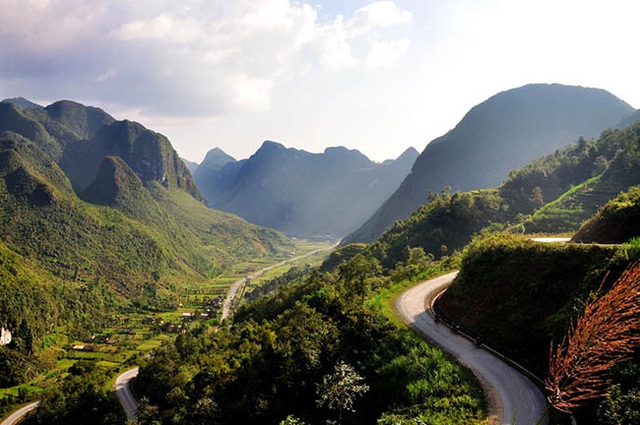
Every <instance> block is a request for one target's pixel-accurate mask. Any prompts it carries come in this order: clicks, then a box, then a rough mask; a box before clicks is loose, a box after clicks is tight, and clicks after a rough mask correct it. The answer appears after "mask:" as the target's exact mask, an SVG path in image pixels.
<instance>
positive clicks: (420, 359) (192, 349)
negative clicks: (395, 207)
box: [136, 256, 485, 425]
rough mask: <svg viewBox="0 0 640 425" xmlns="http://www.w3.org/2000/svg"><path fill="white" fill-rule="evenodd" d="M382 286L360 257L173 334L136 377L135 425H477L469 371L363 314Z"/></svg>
mask: <svg viewBox="0 0 640 425" xmlns="http://www.w3.org/2000/svg"><path fill="white" fill-rule="evenodd" d="M387 283H389V279H388V278H386V277H383V276H381V274H380V266H379V265H378V264H377V260H366V259H365V258H363V256H357V257H356V258H354V259H353V260H352V261H351V262H350V263H347V264H344V265H342V266H340V267H339V268H338V269H337V271H336V272H335V273H326V274H320V273H319V272H317V271H315V272H311V273H309V274H307V275H306V276H305V277H303V278H301V279H299V280H298V281H297V283H294V284H291V285H288V286H286V287H280V288H279V290H278V292H277V294H275V295H272V296H270V297H267V298H263V299H261V300H259V301H257V302H256V303H254V304H253V305H249V306H248V307H246V308H244V309H243V310H242V311H241V312H239V314H238V316H236V322H235V323H234V324H233V325H232V326H230V327H226V328H222V329H219V330H217V329H216V330H214V329H206V328H199V329H197V330H195V331H193V332H190V333H187V334H183V335H180V336H179V337H178V339H177V340H176V342H175V344H171V345H167V346H164V347H162V348H161V349H159V350H158V351H157V352H156V353H155V355H154V356H153V357H152V358H150V359H149V360H148V361H147V362H146V363H145V364H144V365H142V367H141V370H140V374H139V377H138V379H137V383H136V387H137V388H138V390H139V391H140V392H141V393H143V394H144V397H145V401H144V403H143V404H142V408H141V411H140V418H139V421H140V423H141V424H151V423H162V424H180V423H185V424H186V423H190V424H191V423H219V424H232V423H261V424H278V423H281V422H284V423H308V424H320V423H336V422H335V421H337V422H339V423H344V424H373V423H379V424H414V423H429V424H443V425H444V424H480V423H483V419H482V418H483V417H484V415H485V413H484V402H483V401H482V400H483V395H482V391H481V390H480V388H479V385H478V383H477V381H475V379H474V378H473V376H472V375H471V374H470V372H468V371H467V370H465V369H463V368H462V367H460V366H459V365H457V364H455V363H453V362H452V361H451V360H450V359H448V358H447V357H446V356H445V355H444V354H443V353H442V352H441V351H440V350H438V349H435V348H432V347H429V346H428V345H427V344H425V343H424V342H422V341H421V340H419V339H418V338H417V337H415V336H414V335H413V334H412V333H411V332H410V331H408V330H406V329H399V328H396V327H394V326H392V325H391V324H390V323H389V322H388V320H386V319H385V318H383V317H382V316H381V314H380V313H379V312H377V311H373V310H370V309H368V308H366V307H364V303H363V301H364V300H365V299H366V298H368V297H369V295H370V292H369V291H370V288H371V287H372V286H373V287H382V286H385V285H386V284H387ZM285 420H286V421H285ZM332 421H334V422H332Z"/></svg>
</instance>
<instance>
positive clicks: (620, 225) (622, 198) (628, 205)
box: [572, 186, 640, 244]
mask: <svg viewBox="0 0 640 425" xmlns="http://www.w3.org/2000/svg"><path fill="white" fill-rule="evenodd" d="M638 237H640V186H634V187H632V188H631V189H629V191H627V192H623V193H621V194H620V195H619V196H618V197H616V198H615V199H612V200H611V201H609V202H607V204H606V205H605V206H604V207H603V208H602V209H601V210H600V211H598V213H597V214H596V215H595V216H594V217H593V218H591V219H589V220H587V221H586V222H585V223H584V224H583V225H582V227H580V229H578V231H577V232H576V234H575V235H574V236H573V238H572V241H574V242H579V243H602V244H620V243H624V242H629V241H630V240H632V239H633V238H638Z"/></svg>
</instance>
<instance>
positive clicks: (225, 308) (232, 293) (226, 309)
mask: <svg viewBox="0 0 640 425" xmlns="http://www.w3.org/2000/svg"><path fill="white" fill-rule="evenodd" d="M338 244H339V242H338V243H336V244H333V245H331V246H330V247H327V248H320V249H316V250H315V251H311V252H307V253H306V254H304V255H300V256H298V257H293V258H290V259H288V260H285V261H281V262H279V263H278V264H274V265H272V266H269V267H265V268H264V269H260V270H258V271H257V272H255V273H253V274H251V275H249V276H247V277H243V278H242V279H240V280H238V281H236V282H234V284H233V285H231V288H229V292H228V293H227V297H226V298H225V299H224V302H223V303H222V314H221V315H220V321H224V320H225V319H226V318H227V317H229V314H230V313H231V305H232V304H233V300H234V299H235V297H236V294H237V293H238V290H239V289H240V287H241V286H242V285H243V284H244V283H246V282H247V279H250V280H252V279H255V278H256V277H258V276H260V275H262V274H264V273H265V272H267V271H269V270H271V269H274V268H276V267H280V266H282V265H284V264H287V263H290V262H292V261H295V260H299V259H301V258H305V257H310V256H312V255H314V254H317V253H319V252H322V251H329V250H331V249H333V248H335V247H336V246H338Z"/></svg>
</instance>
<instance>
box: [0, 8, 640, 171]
mask: <svg viewBox="0 0 640 425" xmlns="http://www.w3.org/2000/svg"><path fill="white" fill-rule="evenodd" d="M0 11H1V12H0V98H11V97H18V96H22V97H25V98H27V99H29V100H32V101H34V102H37V103H40V104H42V105H48V104H50V103H52V102H54V101H56V100H61V99H71V100H75V101H77V102H80V103H83V104H85V105H91V106H97V107H100V108H102V109H104V110H105V111H106V112H108V113H110V114H111V115H113V116H114V117H115V118H116V119H129V120H133V121H138V122H140V123H141V124H143V125H144V126H146V127H147V128H150V129H152V130H154V131H158V132H160V133H163V134H164V135H166V136H167V137H168V138H169V139H170V140H171V143H172V144H173V146H174V148H175V149H176V150H177V151H178V153H179V154H180V155H181V156H182V157H184V158H186V159H188V160H191V161H195V162H201V161H202V159H203V158H204V156H205V154H206V152H207V151H208V150H210V149H212V148H214V147H219V148H221V149H222V150H224V151H225V152H227V153H228V154H230V155H232V156H234V157H235V158H236V159H241V158H247V157H249V156H250V155H251V154H252V153H254V152H255V151H256V150H257V149H258V148H259V147H260V145H261V144H262V142H263V141H264V140H273V141H277V142H280V143H282V144H283V145H285V146H287V147H294V148H298V149H304V150H307V151H310V152H322V151H323V150H324V149H325V148H326V147H328V146H346V147H347V148H350V149H357V150H359V151H360V152H362V153H363V154H365V155H367V156H368V157H369V158H371V159H373V160H376V161H382V160H385V159H389V158H395V157H397V156H399V155H400V154H401V153H402V152H403V151H404V150H405V149H407V148H408V147H410V146H413V147H415V148H416V149H418V150H419V151H422V150H423V149H424V148H425V146H426V145H427V143H428V142H429V141H431V140H433V139H434V138H436V137H438V136H441V135H443V134H444V133H446V132H447V131H448V130H450V129H451V128H453V127H454V126H455V125H456V124H457V123H458V122H459V121H460V120H461V119H462V118H463V117H464V115H465V113H466V112H467V111H468V110H469V109H470V108H472V107H473V106H475V105H477V104H479V103H481V102H483V101H484V100H486V99H487V98H489V97H491V96H493V95H495V94H497V93H499V92H501V91H504V90H508V89H512V88H516V87H520V86H523V85H525V84H529V83H561V84H567V85H580V86H585V87H597V88H602V89H605V90H607V91H609V92H611V93H613V94H614V95H616V96H618V97H619V98H621V99H622V100H624V101H626V102H627V103H629V104H630V105H631V106H633V107H634V108H638V107H640V84H639V83H638V80H637V79H638V59H637V54H636V52H637V44H638V43H637V40H638V30H637V17H638V16H640V2H637V1H636V0H630V1H623V0H608V1H606V2H604V1H591V0H580V1H574V0H562V1H558V0H535V1H521V0H493V1H492V0H382V1H371V0H309V1H305V0H299V1H294V0H233V1H229V0H177V1H176V0H170V1H169V0H145V1H130V0H0Z"/></svg>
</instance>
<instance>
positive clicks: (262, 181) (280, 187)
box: [194, 141, 418, 238]
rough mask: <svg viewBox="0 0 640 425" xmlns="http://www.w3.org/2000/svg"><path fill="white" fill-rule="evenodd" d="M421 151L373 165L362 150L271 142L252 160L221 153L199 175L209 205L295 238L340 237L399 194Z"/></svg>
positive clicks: (216, 151) (204, 164)
mask: <svg viewBox="0 0 640 425" xmlns="http://www.w3.org/2000/svg"><path fill="white" fill-rule="evenodd" d="M417 156H418V152H417V151H416V150H415V149H413V148H410V149H407V150H406V151H405V152H404V153H403V154H402V155H400V156H399V157H398V158H397V159H395V160H387V161H384V162H382V163H376V162H374V161H371V160H370V159H369V158H367V157H366V156H365V155H363V154H361V153H360V152H358V151H356V150H349V149H346V148H344V147H331V148H327V149H325V151H324V152H323V153H318V154H316V153H310V152H306V151H304V150H298V149H293V148H286V147H285V146H283V145H282V144H280V143H276V142H272V141H265V142H264V143H263V144H262V146H261V147H260V149H258V150H257V151H256V153H255V154H253V155H252V156H251V157H250V158H248V159H246V160H241V161H236V160H235V159H234V158H232V157H231V156H229V155H227V154H226V153H224V152H223V151H222V150H220V149H218V148H216V149H213V150H211V151H209V153H208V154H207V156H206V158H205V160H204V161H203V162H202V163H201V164H200V165H199V166H198V168H197V169H196V171H195V173H194V178H195V182H196V184H197V186H198V188H199V189H200V191H201V193H202V194H203V195H204V197H205V198H206V199H207V201H208V203H209V206H211V207H212V208H216V209H220V210H222V211H227V212H231V213H233V214H237V215H239V216H240V217H243V218H244V219H246V220H248V221H250V222H252V223H256V224H259V225H261V226H266V227H271V228H274V229H277V230H280V231H282V232H285V233H286V234H289V235H292V236H306V237H318V236H321V237H328V238H340V237H342V236H344V235H346V234H347V233H348V232H349V231H351V230H353V229H355V228H356V227H357V226H358V225H360V224H361V223H362V222H363V221H364V220H365V219H366V218H367V217H369V216H370V215H371V214H372V213H373V212H374V211H375V209H376V208H378V206H379V205H380V204H381V203H382V202H383V201H384V200H385V199H387V198H388V197H389V195H391V193H393V191H394V190H395V189H396V188H397V187H398V185H399V184H400V182H401V181H402V179H403V178H404V177H405V176H406V175H407V173H408V172H409V170H410V168H411V165H412V164H413V162H414V161H415V159H416V158H417Z"/></svg>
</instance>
